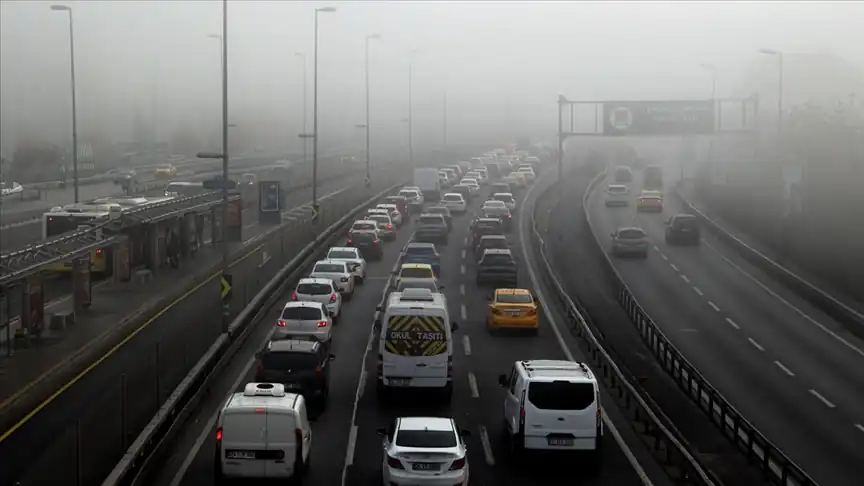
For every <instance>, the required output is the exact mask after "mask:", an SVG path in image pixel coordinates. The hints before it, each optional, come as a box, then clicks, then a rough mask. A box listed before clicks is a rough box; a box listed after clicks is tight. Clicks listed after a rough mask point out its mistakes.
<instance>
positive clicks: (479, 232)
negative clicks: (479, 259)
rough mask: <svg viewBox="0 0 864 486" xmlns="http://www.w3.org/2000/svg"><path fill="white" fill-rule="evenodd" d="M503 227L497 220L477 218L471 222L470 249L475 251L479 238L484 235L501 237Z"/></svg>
mask: <svg viewBox="0 0 864 486" xmlns="http://www.w3.org/2000/svg"><path fill="white" fill-rule="evenodd" d="M503 234H504V225H503V224H502V223H501V220H500V219H498V218H477V219H475V220H474V221H471V249H472V251H473V250H476V249H477V245H479V244H480V238H483V237H484V236H486V235H503Z"/></svg>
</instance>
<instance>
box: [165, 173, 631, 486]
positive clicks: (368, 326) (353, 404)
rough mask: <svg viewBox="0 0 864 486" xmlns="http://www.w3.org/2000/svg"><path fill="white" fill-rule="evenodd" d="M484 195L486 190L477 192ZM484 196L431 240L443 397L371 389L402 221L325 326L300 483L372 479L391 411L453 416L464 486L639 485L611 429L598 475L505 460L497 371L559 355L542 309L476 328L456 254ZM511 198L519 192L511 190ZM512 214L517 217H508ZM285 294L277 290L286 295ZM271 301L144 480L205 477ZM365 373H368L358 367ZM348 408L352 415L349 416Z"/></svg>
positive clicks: (550, 459) (476, 298)
mask: <svg viewBox="0 0 864 486" xmlns="http://www.w3.org/2000/svg"><path fill="white" fill-rule="evenodd" d="M482 191H483V192H484V194H485V192H486V189H485V188H484V189H482ZM483 199H485V198H484V197H479V198H475V199H474V202H473V203H472V204H471V207H470V209H469V211H468V214H466V215H462V216H455V217H454V228H453V232H452V234H451V235H450V244H449V245H447V246H442V247H439V252H440V253H441V255H442V272H441V278H440V282H441V284H442V285H443V286H444V289H443V293H444V294H445V296H446V297H447V300H448V305H449V310H450V315H451V316H452V317H451V318H452V319H453V320H454V321H457V322H458V323H459V325H460V328H459V330H458V331H457V332H455V333H454V343H453V344H454V365H453V366H454V395H453V399H452V401H451V403H450V404H443V403H436V402H435V401H434V400H428V399H427V397H423V396H420V397H414V398H409V397H405V398H404V399H402V400H397V401H395V402H394V403H388V404H381V403H378V401H377V398H376V396H375V393H374V389H375V380H376V377H375V372H374V370H375V365H376V360H377V350H376V348H375V346H377V334H376V333H375V331H373V322H372V320H373V315H374V313H375V307H376V306H377V305H378V304H379V302H380V301H381V299H382V296H383V292H384V291H385V288H386V285H387V282H388V279H389V277H390V273H391V271H392V270H393V267H394V264H395V262H396V260H397V258H398V255H399V252H400V250H401V248H402V247H403V246H404V245H405V243H406V242H407V241H408V240H409V238H410V235H411V231H412V230H411V223H406V225H405V226H403V227H402V228H401V229H400V230H399V231H398V233H397V238H396V240H395V241H393V242H388V243H386V245H385V256H384V259H383V260H382V261H381V262H369V266H368V269H367V281H366V283H365V284H364V285H363V286H360V287H358V288H357V291H356V294H355V296H354V299H353V300H352V301H351V302H347V303H345V304H344V305H345V308H344V310H343V316H344V317H343V318H342V322H341V323H340V324H339V325H338V327H337V328H336V329H335V331H334V338H333V339H334V344H333V353H334V354H335V355H336V360H335V361H334V363H333V368H332V370H331V373H332V374H331V382H330V404H329V407H328V408H327V410H326V411H325V412H323V414H320V415H319V416H318V417H316V418H315V421H314V422H313V444H314V445H313V449H312V459H311V470H310V471H309V475H308V477H307V478H306V483H307V484H314V485H328V486H329V485H338V484H348V485H357V486H367V485H371V484H380V482H381V479H380V467H381V462H382V459H383V457H382V450H381V441H380V437H379V436H378V435H377V434H376V429H377V428H379V427H383V426H386V425H387V424H388V423H389V422H390V421H392V420H393V419H394V418H395V417H397V416H405V415H438V416H448V417H454V418H455V419H456V421H457V423H458V424H459V426H460V427H462V428H465V429H468V430H469V431H470V432H471V433H472V436H471V437H470V438H469V439H468V448H469V452H468V462H469V464H470V467H471V484H472V485H489V486H499V485H520V486H522V485H532V484H544V485H557V484H560V485H565V484H566V485H572V484H574V481H578V483H579V484H585V485H601V484H614V485H619V486H628V485H637V484H642V482H641V481H640V479H639V477H638V476H637V474H636V472H635V471H634V469H633V467H631V465H630V462H628V460H627V457H626V456H625V454H624V452H622V450H621V449H620V448H619V447H618V445H617V443H616V441H615V440H613V438H612V436H611V434H609V433H608V431H607V433H606V434H605V436H604V440H603V447H604V460H603V465H602V470H601V471H600V472H599V474H596V475H593V476H592V475H590V474H589V473H588V472H587V471H588V470H589V469H590V468H589V467H588V465H587V464H585V463H584V462H583V460H582V459H581V458H579V457H572V456H571V457H561V456H557V455H552V456H540V457H535V456H529V457H513V455H512V454H511V453H510V452H509V447H508V446H507V445H506V442H505V440H504V437H503V436H502V426H501V422H502V415H501V407H502V403H503V397H504V391H503V390H502V389H500V388H499V386H498V384H497V376H498V375H499V374H501V373H506V372H507V370H508V369H509V367H510V366H511V365H512V363H513V361H515V360H518V359H536V358H549V359H566V357H565V355H564V353H563V352H562V350H561V347H560V346H559V344H558V342H557V341H556V340H555V337H554V335H553V333H552V332H551V331H550V329H549V323H548V321H547V318H546V316H545V315H544V316H542V317H541V331H540V334H539V336H536V337H527V336H495V337H492V336H490V335H489V334H488V333H487V332H486V330H485V326H484V317H485V312H486V305H487V304H486V301H485V296H486V295H488V293H489V291H490V290H489V289H486V290H480V289H477V288H476V287H475V284H474V264H473V260H472V259H471V256H470V253H468V254H467V255H466V251H465V250H466V244H467V243H466V239H467V235H468V222H469V221H470V219H471V217H472V216H471V214H472V213H475V212H477V211H478V209H479V206H480V204H481V201H482V200H483ZM520 199H521V197H520ZM517 219H518V216H517ZM517 227H518V225H517V224H514V229H513V232H512V233H511V234H510V236H508V239H509V240H510V242H511V245H512V246H513V249H514V253H516V254H517V255H519V257H518V264H519V267H520V268H519V269H520V275H519V281H520V286H521V287H525V288H530V284H529V279H528V275H527V270H526V266H525V265H526V263H525V260H524V258H525V257H524V256H522V250H521V246H520V244H519V237H518V236H517V229H516V228H517ZM288 297H289V296H288V295H287V294H286V295H285V296H284V300H283V301H282V302H284V301H287V299H288ZM279 309H281V303H280V304H277V305H276V306H275V308H274V309H271V310H270V312H269V314H268V315H267V316H266V317H265V318H264V319H263V320H262V321H261V323H260V324H259V325H258V326H257V327H256V329H254V330H253V331H252V334H251V335H250V337H249V339H248V341H247V342H246V343H245V344H244V346H243V347H242V349H241V350H240V351H239V352H238V354H237V355H236V356H235V357H234V359H233V360H232V362H231V363H230V364H229V365H228V367H226V369H225V371H224V373H223V374H222V376H220V377H219V378H218V379H217V381H216V382H215V383H214V384H213V385H212V386H211V388H210V390H211V391H210V394H209V395H208V396H207V397H205V399H204V400H203V401H202V403H201V405H200V406H199V409H198V411H197V412H196V413H195V414H194V415H193V416H192V417H190V419H189V420H188V422H187V426H186V428H185V429H184V431H183V433H182V434H181V436H180V437H179V438H178V439H177V440H176V441H175V443H174V448H173V450H172V451H171V452H170V457H169V459H168V460H167V461H166V463H165V464H164V465H162V467H160V468H159V469H160V473H159V476H158V477H155V478H153V484H164V485H171V486H178V485H184V486H186V485H188V486H191V485H209V484H213V456H214V434H215V428H214V423H215V419H216V414H217V413H218V410H219V408H220V407H221V406H222V405H223V404H224V401H225V399H226V396H227V395H228V394H229V393H232V392H234V391H235V390H236V391H240V390H242V389H243V386H244V385H245V383H247V382H250V381H253V379H254V378H253V375H254V373H253V369H252V367H253V364H254V359H253V356H254V352H255V351H256V350H257V349H260V347H261V346H262V345H263V344H264V343H265V342H266V340H267V338H268V337H269V335H270V332H271V330H272V329H273V327H274V326H273V323H274V322H275V320H276V316H277V314H278V310H279ZM367 370H370V371H371V372H369V373H367ZM352 415H353V420H352Z"/></svg>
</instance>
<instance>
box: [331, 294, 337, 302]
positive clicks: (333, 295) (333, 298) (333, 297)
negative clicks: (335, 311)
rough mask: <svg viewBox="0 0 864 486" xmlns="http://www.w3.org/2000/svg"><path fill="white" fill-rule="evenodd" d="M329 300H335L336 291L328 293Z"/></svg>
mask: <svg viewBox="0 0 864 486" xmlns="http://www.w3.org/2000/svg"><path fill="white" fill-rule="evenodd" d="M330 302H336V292H333V293H332V294H330Z"/></svg>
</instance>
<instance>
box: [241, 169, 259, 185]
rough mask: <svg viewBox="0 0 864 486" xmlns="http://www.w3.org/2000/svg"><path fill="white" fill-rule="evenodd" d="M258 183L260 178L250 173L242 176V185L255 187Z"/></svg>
mask: <svg viewBox="0 0 864 486" xmlns="http://www.w3.org/2000/svg"><path fill="white" fill-rule="evenodd" d="M257 183H258V176H257V175H255V174H253V173H251V172H249V173H246V174H243V175H241V176H240V184H242V185H248V186H254V185H255V184H257Z"/></svg>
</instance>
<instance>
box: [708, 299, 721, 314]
mask: <svg viewBox="0 0 864 486" xmlns="http://www.w3.org/2000/svg"><path fill="white" fill-rule="evenodd" d="M708 305H709V306H710V307H711V308H712V309H714V312H720V308H719V307H717V304H715V303H714V302H711V301H710V300H709V301H708Z"/></svg>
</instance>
